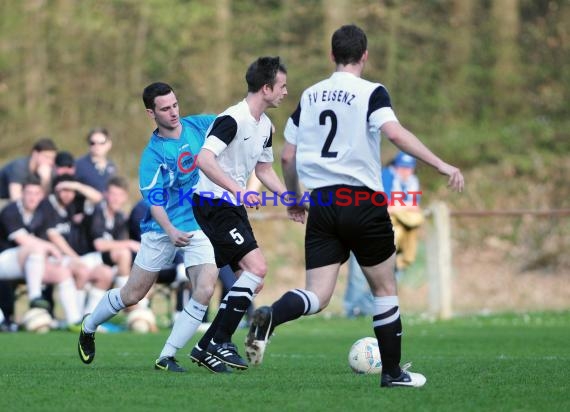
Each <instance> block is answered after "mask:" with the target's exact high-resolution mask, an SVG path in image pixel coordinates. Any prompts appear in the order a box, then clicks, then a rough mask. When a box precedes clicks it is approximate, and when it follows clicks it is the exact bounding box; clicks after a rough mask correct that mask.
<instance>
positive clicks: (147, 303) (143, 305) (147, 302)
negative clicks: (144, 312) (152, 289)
mask: <svg viewBox="0 0 570 412" xmlns="http://www.w3.org/2000/svg"><path fill="white" fill-rule="evenodd" d="M149 306H150V300H148V298H142V299H141V300H140V301H139V303H137V308H141V309H146V308H148V307H149Z"/></svg>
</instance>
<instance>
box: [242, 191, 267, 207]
mask: <svg viewBox="0 0 570 412" xmlns="http://www.w3.org/2000/svg"><path fill="white" fill-rule="evenodd" d="M246 193H247V196H246V197H245V199H243V203H244V205H245V207H248V208H253V207H254V208H255V209H256V210H257V209H259V206H260V205H261V199H260V197H259V195H258V194H256V193H253V192H246ZM236 198H237V196H236Z"/></svg>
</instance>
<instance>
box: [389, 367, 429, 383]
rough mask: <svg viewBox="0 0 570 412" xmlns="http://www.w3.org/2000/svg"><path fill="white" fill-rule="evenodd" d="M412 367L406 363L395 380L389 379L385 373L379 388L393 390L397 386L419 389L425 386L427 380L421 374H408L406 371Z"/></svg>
mask: <svg viewBox="0 0 570 412" xmlns="http://www.w3.org/2000/svg"><path fill="white" fill-rule="evenodd" d="M410 366H412V364H411V363H406V364H405V365H404V366H402V373H400V376H398V377H397V378H393V377H391V376H390V375H389V374H387V373H383V374H382V378H381V380H380V386H382V387H387V388H394V387H398V386H402V387H408V388H421V387H422V386H424V385H425V383H426V381H427V379H426V377H425V376H424V375H422V374H421V373H416V372H410V371H408V369H409V368H410Z"/></svg>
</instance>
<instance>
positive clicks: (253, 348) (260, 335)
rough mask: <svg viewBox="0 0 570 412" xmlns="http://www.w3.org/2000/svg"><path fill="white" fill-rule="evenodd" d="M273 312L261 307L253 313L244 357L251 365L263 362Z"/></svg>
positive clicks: (271, 331) (270, 330)
mask: <svg viewBox="0 0 570 412" xmlns="http://www.w3.org/2000/svg"><path fill="white" fill-rule="evenodd" d="M272 327H273V310H272V309H271V307H269V306H262V307H260V308H258V309H256V311H255V312H254V313H253V316H252V322H251V326H250V327H249V332H248V334H247V336H246V338H245V355H246V356H247V360H249V363H251V364H252V365H259V364H260V363H261V362H263V355H264V354H265V347H266V346H267V342H268V340H269V337H270V336H271V334H272V333H273V328H272Z"/></svg>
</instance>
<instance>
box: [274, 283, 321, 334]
mask: <svg viewBox="0 0 570 412" xmlns="http://www.w3.org/2000/svg"><path fill="white" fill-rule="evenodd" d="M319 305H320V304H319V298H318V297H317V295H315V294H314V293H313V292H311V291H309V290H304V289H293V290H290V291H288V292H287V293H285V294H284V295H283V296H281V298H280V299H279V300H277V301H276V302H275V303H273V305H271V308H272V309H273V328H275V327H276V326H278V325H281V324H282V323H285V322H289V321H291V320H295V319H297V318H299V317H301V316H303V315H312V314H313V313H317V312H318V311H319Z"/></svg>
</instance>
